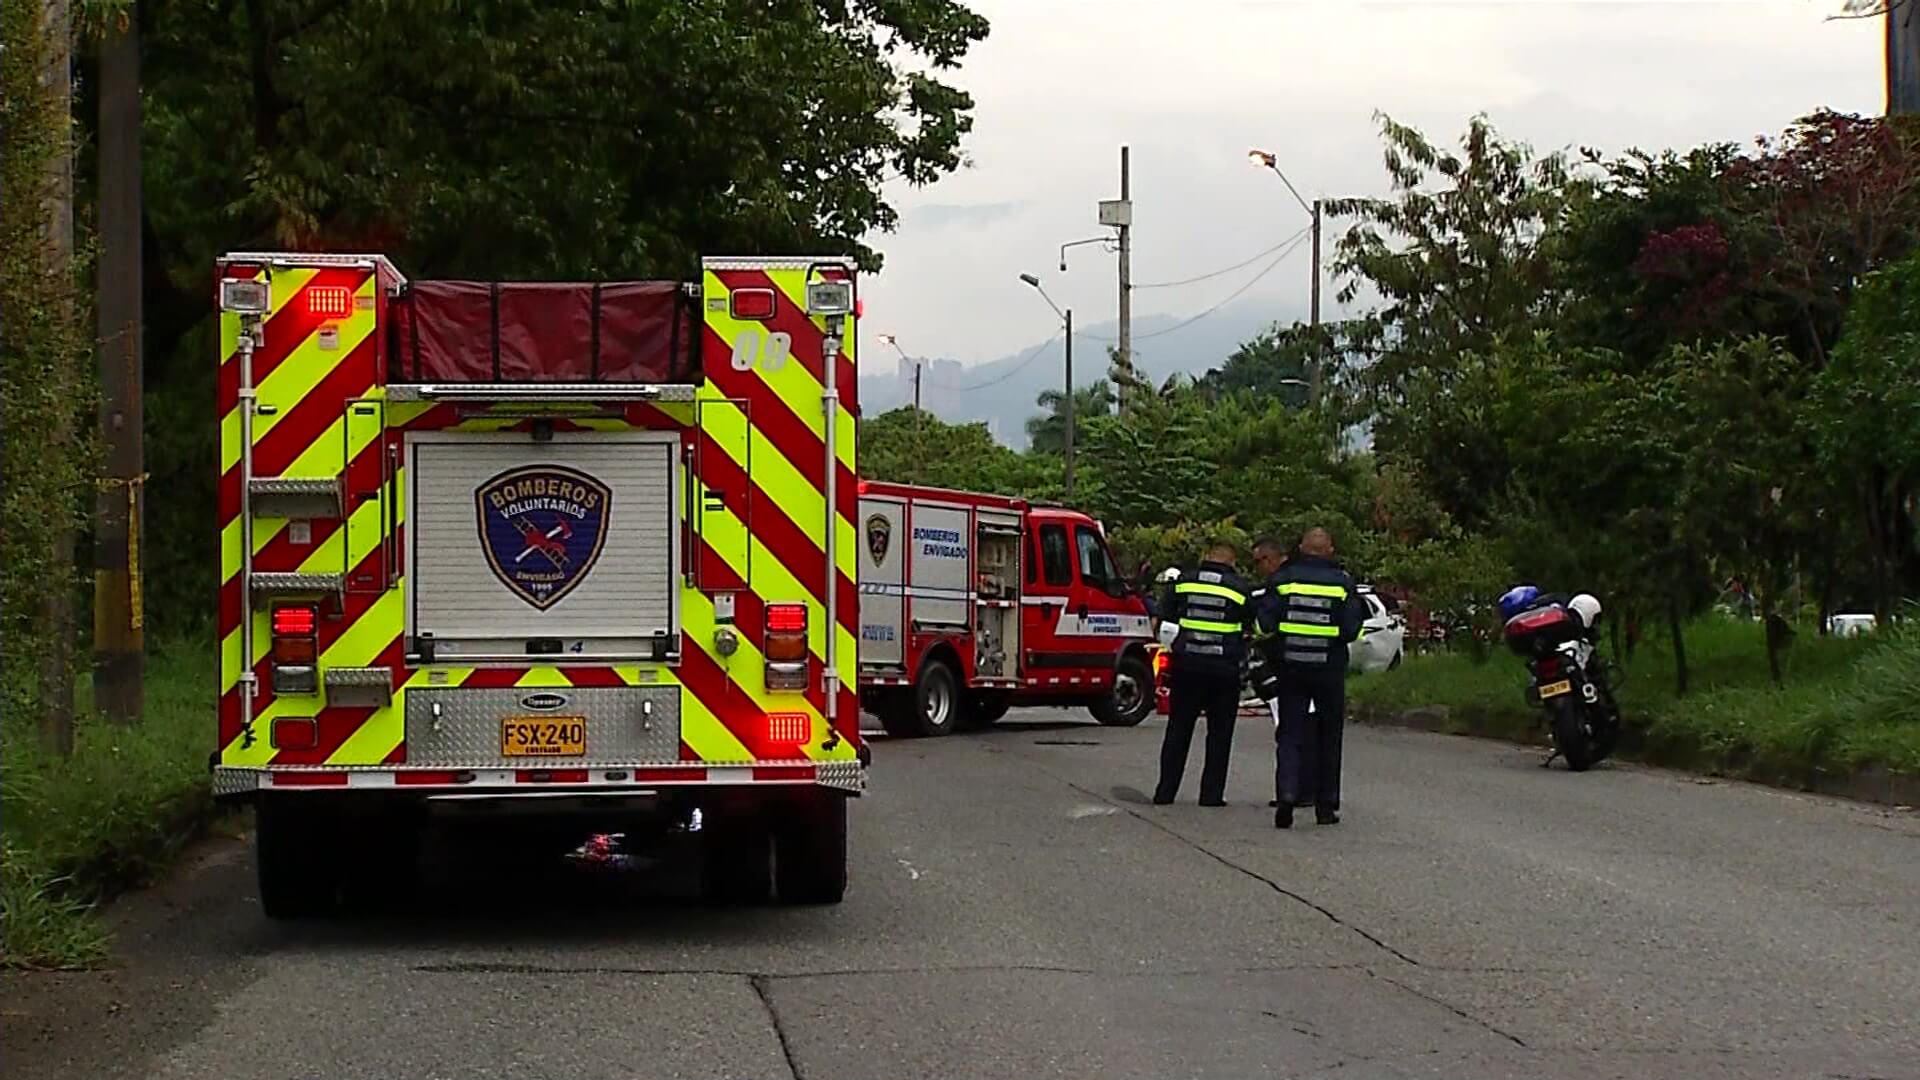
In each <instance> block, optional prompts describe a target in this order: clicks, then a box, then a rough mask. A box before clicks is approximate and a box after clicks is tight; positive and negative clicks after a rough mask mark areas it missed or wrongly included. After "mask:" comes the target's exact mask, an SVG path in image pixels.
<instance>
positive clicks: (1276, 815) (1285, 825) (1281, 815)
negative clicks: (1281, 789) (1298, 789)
mask: <svg viewBox="0 0 1920 1080" xmlns="http://www.w3.org/2000/svg"><path fill="white" fill-rule="evenodd" d="M1273 827H1274V828H1276V829H1291V828H1293V807H1291V806H1283V807H1281V808H1279V809H1278V810H1275V811H1274V812H1273Z"/></svg>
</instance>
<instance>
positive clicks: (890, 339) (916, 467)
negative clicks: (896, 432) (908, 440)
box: [874, 334, 926, 483]
mask: <svg viewBox="0 0 1920 1080" xmlns="http://www.w3.org/2000/svg"><path fill="white" fill-rule="evenodd" d="M874 340H876V341H878V342H879V343H880V344H882V345H886V346H889V347H891V348H892V349H893V351H894V352H897V353H899V354H900V359H902V360H905V361H906V362H907V363H909V364H912V365H913V479H914V482H915V483H918V482H919V480H920V462H921V461H922V460H923V459H924V458H925V457H926V455H925V454H922V453H921V452H920V361H918V360H915V359H914V358H913V357H911V356H908V355H907V350H905V349H903V348H901V347H900V339H899V338H898V337H895V336H894V335H892V334H881V335H879V336H878V337H876V338H875V339H874Z"/></svg>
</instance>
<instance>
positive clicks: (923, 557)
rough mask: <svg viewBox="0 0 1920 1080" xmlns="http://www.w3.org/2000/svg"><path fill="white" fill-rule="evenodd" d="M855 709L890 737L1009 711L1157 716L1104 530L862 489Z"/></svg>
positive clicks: (1023, 504) (894, 489)
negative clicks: (1037, 708) (1039, 708)
mask: <svg viewBox="0 0 1920 1080" xmlns="http://www.w3.org/2000/svg"><path fill="white" fill-rule="evenodd" d="M860 522H861V542H862V545H863V548H864V550H863V551H862V552H861V555H862V559H861V562H860V638H861V643H860V697H861V703H862V706H863V707H864V708H865V709H866V711H868V712H870V713H873V714H874V715H875V716H877V717H879V718H880V721H881V723H882V724H883V725H884V726H885V727H886V729H887V731H888V733H890V734H893V735H899V736H926V735H946V734H949V733H951V732H953V731H955V730H957V729H959V728H961V727H964V726H984V725H987V724H991V723H993V722H994V721H996V720H999V719H1000V718H1001V717H1002V716H1004V715H1005V714H1006V712H1007V710H1008V709H1009V708H1011V707H1012V706H1014V705H1050V706H1060V707H1066V708H1085V709H1087V710H1088V711H1089V712H1091V713H1092V714H1093V716H1094V718H1095V719H1096V720H1098V721H1099V722H1100V723H1102V724H1108V725H1116V726H1132V725H1134V724H1138V723H1139V722H1140V721H1142V720H1144V719H1145V718H1146V717H1147V715H1148V714H1149V713H1151V712H1152V711H1153V704H1154V703H1153V672H1152V667H1151V662H1150V659H1149V653H1148V648H1147V646H1148V644H1149V641H1150V639H1151V637H1150V633H1149V630H1148V618H1147V609H1146V605H1145V603H1144V601H1143V600H1142V599H1141V597H1140V595H1139V594H1138V592H1137V591H1135V590H1134V588H1133V587H1132V586H1131V585H1130V584H1129V583H1128V582H1127V580H1126V578H1125V577H1124V575H1122V574H1121V573H1120V571H1119V568H1118V566H1117V565H1116V564H1115V562H1114V560H1113V556H1112V553H1111V552H1110V551H1109V550H1108V547H1107V541H1106V536H1105V534H1104V532H1103V530H1102V529H1101V527H1100V523H1099V522H1098V521H1095V520H1094V519H1093V518H1091V517H1089V516H1087V515H1086V514H1084V513H1081V512H1080V511H1078V510H1072V509H1068V508H1065V507H1059V506H1044V505H1033V504H1030V503H1028V502H1027V501H1025V500H1023V499H1014V498H1008V497H1005V496H1000V495H985V494H978V493H974V492H965V491H949V490H944V489H940V488H928V487H917V486H913V485H908V484H885V483H875V482H866V483H862V484H861V487H860Z"/></svg>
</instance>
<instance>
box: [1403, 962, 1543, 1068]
mask: <svg viewBox="0 0 1920 1080" xmlns="http://www.w3.org/2000/svg"><path fill="white" fill-rule="evenodd" d="M1367 974H1368V975H1371V976H1373V977H1374V978H1376V979H1379V980H1380V981H1381V982H1383V983H1386V984H1387V985H1388V986H1391V987H1394V988H1396V989H1399V990H1404V991H1406V992H1407V993H1409V994H1412V995H1413V996H1414V997H1417V998H1419V999H1420V1000H1421V1001H1425V1002H1427V1003H1429V1004H1433V1005H1438V1006H1439V1007H1441V1008H1442V1009H1445V1010H1447V1011H1448V1012H1450V1013H1452V1014H1453V1015H1455V1016H1457V1017H1459V1018H1460V1019H1462V1020H1465V1021H1467V1022H1468V1023H1470V1024H1473V1025H1474V1026H1475V1027H1479V1028H1482V1029H1484V1030H1486V1031H1490V1032H1492V1033H1493V1034H1495V1035H1498V1036H1500V1037H1501V1038H1503V1039H1505V1040H1507V1041H1508V1042H1510V1043H1512V1044H1513V1045H1515V1046H1518V1047H1520V1048H1521V1049H1523V1050H1524V1049H1527V1043H1526V1040H1524V1039H1522V1038H1521V1037H1520V1036H1518V1035H1515V1034H1513V1033H1512V1032H1509V1031H1502V1030H1501V1029H1500V1028H1498V1027H1495V1026H1494V1025H1492V1024H1490V1023H1488V1022H1487V1021H1485V1020H1482V1019H1480V1018H1479V1017H1477V1016H1475V1015H1473V1014H1472V1013H1470V1012H1468V1011H1467V1010H1465V1009H1462V1008H1461V1007H1460V1006H1458V1005H1455V1004H1454V1003H1452V1002H1451V1001H1448V1000H1446V999H1445V998H1441V997H1436V996H1434V995H1433V994H1429V993H1426V992H1425V991H1422V990H1417V989H1415V988H1413V987H1411V986H1408V985H1407V984H1406V983H1403V982H1401V981H1400V980H1398V979H1395V978H1393V977H1392V976H1390V975H1382V974H1380V973H1379V972H1377V971H1369V972H1367Z"/></svg>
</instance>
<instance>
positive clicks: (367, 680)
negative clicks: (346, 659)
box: [324, 667, 393, 706]
mask: <svg viewBox="0 0 1920 1080" xmlns="http://www.w3.org/2000/svg"><path fill="white" fill-rule="evenodd" d="M324 679H325V682H326V684H327V700H329V701H331V702H334V703H335V704H349V703H352V704H371V705H375V706H379V705H385V704H387V703H388V702H390V701H392V700H393V669H392V668H389V667H335V668H328V669H327V670H326V674H325V676H324ZM348 699H352V700H351V702H349V700H348Z"/></svg>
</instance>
